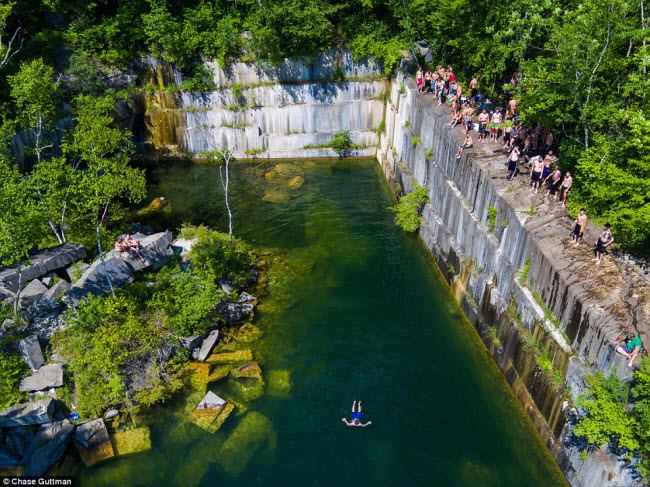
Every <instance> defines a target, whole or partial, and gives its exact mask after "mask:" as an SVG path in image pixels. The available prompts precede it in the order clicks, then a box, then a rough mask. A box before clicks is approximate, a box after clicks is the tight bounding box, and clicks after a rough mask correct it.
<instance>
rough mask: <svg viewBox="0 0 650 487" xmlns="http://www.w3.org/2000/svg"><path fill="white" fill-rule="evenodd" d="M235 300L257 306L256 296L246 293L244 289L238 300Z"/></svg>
mask: <svg viewBox="0 0 650 487" xmlns="http://www.w3.org/2000/svg"><path fill="white" fill-rule="evenodd" d="M237 302H238V303H244V304H250V305H253V306H257V298H256V297H255V296H252V295H250V294H248V293H247V292H246V291H244V292H242V293H241V294H240V295H239V300H238V301H237Z"/></svg>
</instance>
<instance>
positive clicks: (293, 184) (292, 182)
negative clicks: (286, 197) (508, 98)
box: [287, 176, 305, 189]
mask: <svg viewBox="0 0 650 487" xmlns="http://www.w3.org/2000/svg"><path fill="white" fill-rule="evenodd" d="M303 184H305V178H303V177H302V176H296V177H293V178H291V179H289V182H288V183H287V188H289V189H298V188H299V187H300V186H302V185H303Z"/></svg>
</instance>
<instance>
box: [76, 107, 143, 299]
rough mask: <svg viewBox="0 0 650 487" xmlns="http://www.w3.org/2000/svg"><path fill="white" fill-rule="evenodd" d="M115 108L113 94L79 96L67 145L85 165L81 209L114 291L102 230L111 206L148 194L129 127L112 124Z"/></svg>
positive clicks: (82, 176) (80, 181) (117, 208)
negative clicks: (134, 162)
mask: <svg viewBox="0 0 650 487" xmlns="http://www.w3.org/2000/svg"><path fill="white" fill-rule="evenodd" d="M114 107H115V101H114V99H113V98H112V97H110V96H105V97H91V96H89V95H80V96H79V97H77V99H76V100H75V121H76V125H75V127H74V128H73V129H72V134H71V142H70V143H69V145H68V146H67V151H68V153H69V154H71V155H74V157H77V158H78V159H79V160H80V161H81V164H82V167H83V168H84V170H83V171H82V173H81V177H80V178H79V181H78V183H77V184H76V186H75V187H76V188H77V189H78V190H79V192H80V193H81V194H82V197H81V198H79V199H78V201H79V205H80V207H79V210H78V211H80V213H81V214H82V215H85V216H86V218H88V220H89V221H91V222H92V224H93V226H94V227H95V233H96V243H97V250H98V252H99V258H100V259H101V261H102V265H103V267H104V271H105V272H104V274H105V276H106V280H107V282H108V285H109V287H110V289H111V292H113V293H114V290H113V283H112V282H111V280H110V277H109V275H108V273H107V272H106V263H105V262H104V253H103V251H102V240H101V236H102V229H103V227H104V224H105V221H106V217H107V215H108V214H109V208H113V212H115V211H116V210H119V208H120V207H121V204H122V203H121V202H122V201H128V202H130V203H137V202H139V201H140V200H141V199H142V198H143V197H144V195H145V178H144V173H143V172H142V171H141V170H139V169H136V168H134V167H133V166H131V164H130V161H131V155H132V154H133V148H132V144H131V142H130V140H129V136H128V133H127V131H126V129H124V128H122V127H120V126H117V125H116V124H114V123H113V117H112V115H111V114H112V113H113V111H114Z"/></svg>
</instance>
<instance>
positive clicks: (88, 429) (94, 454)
mask: <svg viewBox="0 0 650 487" xmlns="http://www.w3.org/2000/svg"><path fill="white" fill-rule="evenodd" d="M73 439H74V446H75V448H76V449H77V451H79V456H80V457H81V461H82V462H83V463H84V465H85V466H86V467H90V466H92V465H94V464H96V463H97V462H101V461H102V460H106V459H108V458H112V457H114V456H115V452H114V451H113V445H111V440H110V438H109V437H108V431H107V430H106V426H105V425H104V421H103V420H102V419H101V418H99V419H95V420H93V421H89V422H87V423H84V424H80V425H79V426H77V430H76V431H75V434H74V437H73Z"/></svg>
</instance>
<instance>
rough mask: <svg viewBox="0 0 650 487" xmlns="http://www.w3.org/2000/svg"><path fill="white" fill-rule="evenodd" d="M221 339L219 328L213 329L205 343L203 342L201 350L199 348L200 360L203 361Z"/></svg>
mask: <svg viewBox="0 0 650 487" xmlns="http://www.w3.org/2000/svg"><path fill="white" fill-rule="evenodd" d="M217 340H219V330H212V331H211V332H210V333H208V336H207V337H205V340H203V343H201V350H199V362H203V361H204V360H205V359H206V358H207V356H208V355H209V354H210V352H211V351H212V349H213V348H214V346H215V345H216V343H217Z"/></svg>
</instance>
